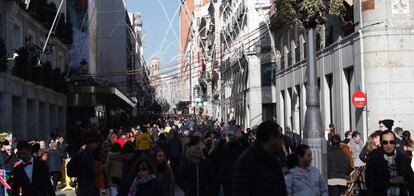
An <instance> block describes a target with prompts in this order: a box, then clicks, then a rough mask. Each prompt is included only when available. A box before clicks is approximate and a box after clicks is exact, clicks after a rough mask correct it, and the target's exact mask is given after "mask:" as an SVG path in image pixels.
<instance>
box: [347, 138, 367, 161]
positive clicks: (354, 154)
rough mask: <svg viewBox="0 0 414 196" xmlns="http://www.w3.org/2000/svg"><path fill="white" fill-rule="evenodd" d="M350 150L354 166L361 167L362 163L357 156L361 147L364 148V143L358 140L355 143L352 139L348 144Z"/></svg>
mask: <svg viewBox="0 0 414 196" xmlns="http://www.w3.org/2000/svg"><path fill="white" fill-rule="evenodd" d="M348 146H349V148H350V150H351V152H352V159H353V160H354V165H355V167H361V166H363V165H365V164H364V162H362V160H361V159H360V158H359V154H361V151H362V149H363V148H364V144H362V142H360V143H359V144H357V143H356V142H355V141H354V140H353V139H352V140H351V141H350V142H349V144H348Z"/></svg>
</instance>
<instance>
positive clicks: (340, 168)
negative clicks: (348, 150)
mask: <svg viewBox="0 0 414 196" xmlns="http://www.w3.org/2000/svg"><path fill="white" fill-rule="evenodd" d="M350 173H351V165H350V164H349V160H348V156H347V155H346V154H345V152H344V151H343V150H342V149H341V148H340V147H339V146H331V148H330V149H329V151H328V179H333V178H339V179H346V180H350V179H351V178H350V175H349V174H350Z"/></svg>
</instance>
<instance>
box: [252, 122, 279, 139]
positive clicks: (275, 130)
mask: <svg viewBox="0 0 414 196" xmlns="http://www.w3.org/2000/svg"><path fill="white" fill-rule="evenodd" d="M279 128H280V126H279V125H278V124H277V123H275V122H273V121H265V122H262V123H260V125H259V126H258V127H257V133H256V139H257V141H258V142H259V143H265V142H267V141H268V140H269V138H270V137H276V138H281V137H282V133H281V132H280V131H279Z"/></svg>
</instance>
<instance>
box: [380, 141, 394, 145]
mask: <svg viewBox="0 0 414 196" xmlns="http://www.w3.org/2000/svg"><path fill="white" fill-rule="evenodd" d="M381 144H382V145H395V144H396V142H395V140H391V141H386V140H383V141H382V142H381Z"/></svg>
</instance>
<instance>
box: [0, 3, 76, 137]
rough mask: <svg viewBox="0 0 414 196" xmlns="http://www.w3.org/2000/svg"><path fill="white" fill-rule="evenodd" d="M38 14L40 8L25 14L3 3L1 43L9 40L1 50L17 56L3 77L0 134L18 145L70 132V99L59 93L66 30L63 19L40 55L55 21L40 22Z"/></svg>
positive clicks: (23, 9)
mask: <svg viewBox="0 0 414 196" xmlns="http://www.w3.org/2000/svg"><path fill="white" fill-rule="evenodd" d="M48 5H51V4H48ZM52 10H53V9H52ZM40 12H42V9H41V8H39V7H36V5H29V7H28V9H27V10H26V5H25V4H24V3H23V1H22V2H18V1H5V0H1V1H0V38H1V39H2V40H5V45H4V46H0V47H5V48H6V50H7V52H6V56H7V58H10V57H11V56H13V53H17V54H18V55H19V56H18V57H16V58H14V59H12V58H10V59H9V60H8V61H7V65H6V70H5V72H3V73H0V129H1V130H2V131H6V132H11V133H13V137H15V138H16V139H23V138H41V139H46V138H47V137H48V135H49V133H50V132H51V131H52V130H53V129H57V130H58V134H64V133H65V131H66V96H65V95H64V94H63V92H62V89H61V87H62V86H63V82H64V80H63V75H64V71H65V68H66V67H65V65H66V62H65V60H66V57H67V55H68V50H69V46H70V41H68V40H65V34H62V33H61V31H62V30H64V27H65V25H66V23H65V21H64V20H63V19H64V16H63V15H61V17H62V16H63V17H62V20H59V23H60V24H59V25H60V26H58V30H57V31H56V34H55V36H54V37H53V38H52V39H50V40H49V42H48V45H47V48H46V50H45V53H44V54H43V55H41V52H42V50H41V48H42V47H43V45H44V43H45V40H46V35H47V33H48V31H49V29H48V28H49V27H48V25H51V21H47V20H44V19H42V18H39V17H38V15H37V13H40ZM63 13H64V12H63ZM55 14H56V10H54V12H53V13H50V16H51V18H52V19H53V17H54V15H55ZM52 16H53V17H52ZM49 22H50V23H49ZM68 35H69V34H68ZM40 57H42V58H41V64H40V65H38V63H37V62H38V59H39V58H40Z"/></svg>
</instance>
